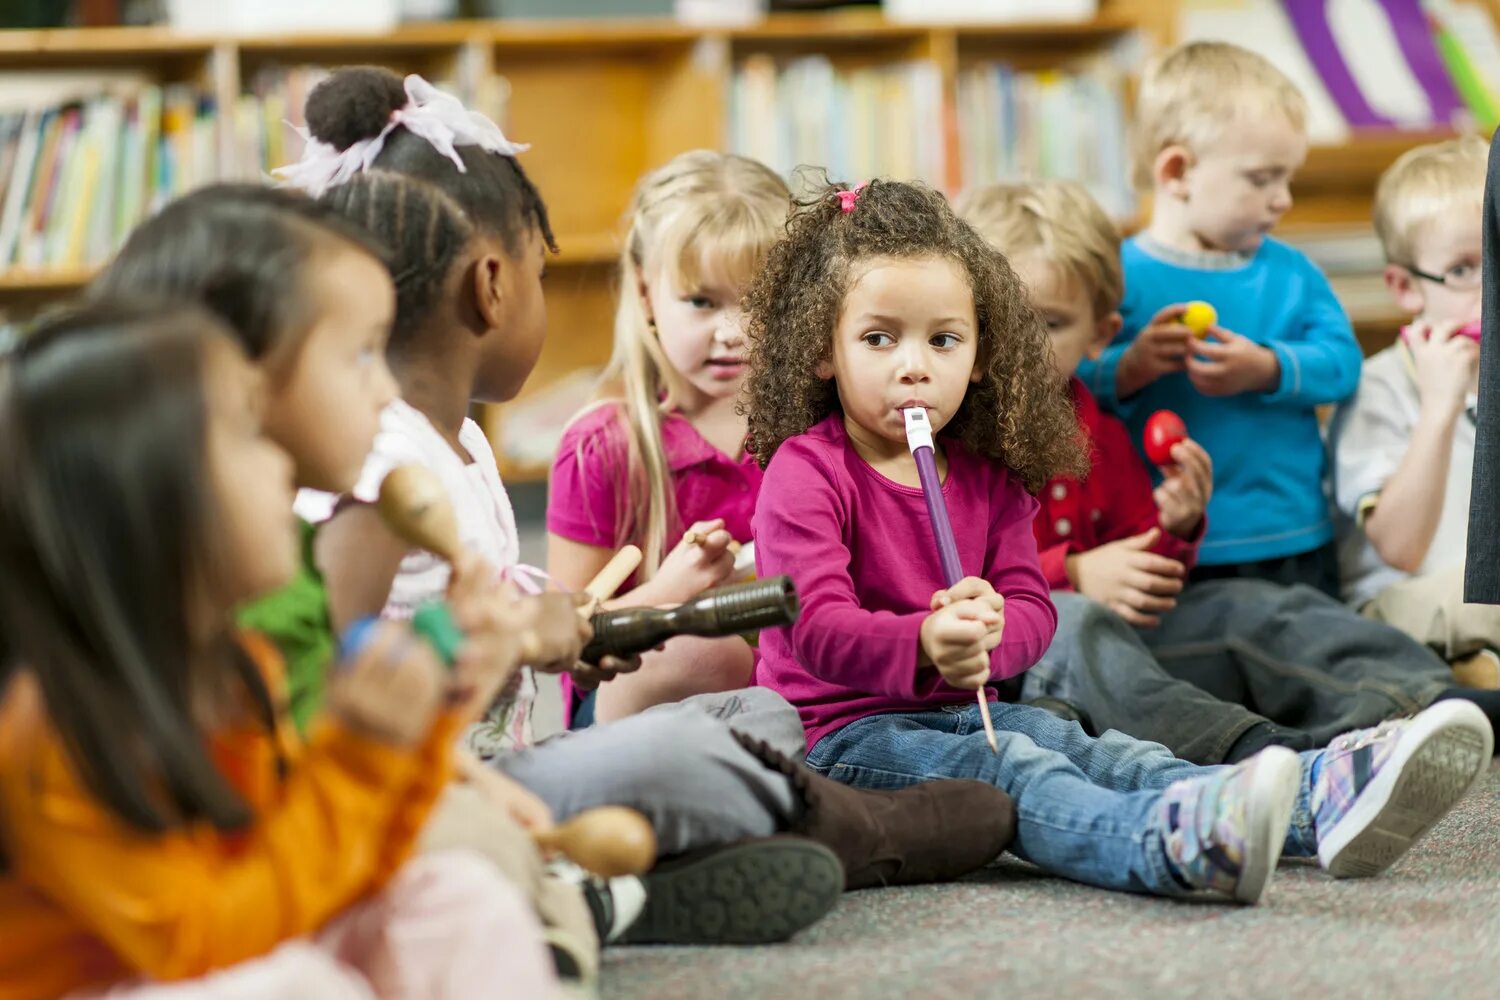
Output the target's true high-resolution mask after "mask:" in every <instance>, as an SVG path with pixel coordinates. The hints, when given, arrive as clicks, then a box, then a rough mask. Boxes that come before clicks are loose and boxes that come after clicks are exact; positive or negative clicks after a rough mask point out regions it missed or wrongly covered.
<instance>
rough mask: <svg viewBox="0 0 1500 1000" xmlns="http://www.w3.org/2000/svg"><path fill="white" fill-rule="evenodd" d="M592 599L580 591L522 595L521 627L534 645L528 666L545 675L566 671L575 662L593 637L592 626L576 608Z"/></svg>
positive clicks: (570, 668)
mask: <svg viewBox="0 0 1500 1000" xmlns="http://www.w3.org/2000/svg"><path fill="white" fill-rule="evenodd" d="M592 601H593V599H592V598H591V597H590V596H589V595H588V594H586V593H583V592H582V591H580V592H578V593H575V594H564V593H559V592H557V591H544V592H543V593H540V594H533V595H530V596H527V597H523V598H521V600H520V602H519V604H520V606H521V622H522V629H523V631H524V632H525V633H529V635H530V641H531V642H533V643H534V644H535V648H534V649H533V650H529V651H528V652H529V653H531V654H532V655H531V660H532V663H531V666H532V667H533V668H534V669H536V670H539V671H541V672H542V673H544V674H561V673H567V672H568V671H570V670H572V669H573V665H574V664H575V663H577V662H578V655H579V654H580V653H582V652H583V647H584V646H585V645H586V644H587V643H588V641H589V640H590V639H592V638H593V637H594V629H593V626H592V625H590V624H589V621H588V619H587V618H585V617H583V615H581V614H579V609H580V608H583V607H584V606H585V605H587V604H590V603H592Z"/></svg>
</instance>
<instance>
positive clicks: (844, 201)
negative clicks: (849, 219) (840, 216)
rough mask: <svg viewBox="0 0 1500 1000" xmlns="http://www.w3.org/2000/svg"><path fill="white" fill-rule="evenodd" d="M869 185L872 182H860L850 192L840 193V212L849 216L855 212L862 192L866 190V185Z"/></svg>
mask: <svg viewBox="0 0 1500 1000" xmlns="http://www.w3.org/2000/svg"><path fill="white" fill-rule="evenodd" d="M868 183H870V182H869V181H860V182H859V183H858V184H856V185H854V187H852V188H850V189H849V190H848V191H840V192H838V196H839V211H841V212H843V213H844V214H845V215H848V214H849V213H850V212H852V211H854V203H855V202H856V201H858V200H859V193H860V191H862V190H864V187H865V185H866V184H868Z"/></svg>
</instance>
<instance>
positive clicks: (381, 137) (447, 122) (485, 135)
mask: <svg viewBox="0 0 1500 1000" xmlns="http://www.w3.org/2000/svg"><path fill="white" fill-rule="evenodd" d="M405 86H406V104H405V106H403V107H399V108H396V109H394V110H393V111H391V114H390V118H389V119H387V121H386V124H385V128H383V129H381V130H380V133H379V134H378V135H374V136H371V137H370V138H368V139H361V140H360V141H358V142H356V143H354V144H353V145H351V146H350V147H349V148H348V149H345V150H337V149H334V148H333V147H332V146H330V145H329V144H328V143H326V142H319V141H318V140H317V139H314V138H313V137H312V135H311V134H310V133H309V132H308V130H307V129H305V128H302V127H299V126H296V125H291V123H290V122H288V123H287V124H288V125H290V126H291V128H292V130H293V131H294V132H296V133H297V134H298V135H300V136H301V137H302V138H303V139H304V140H305V141H306V145H305V146H303V147H302V158H301V159H300V160H298V161H297V162H296V163H291V164H288V165H286V166H284V167H277V168H276V169H275V170H273V171H271V173H272V174H274V175H275V176H276V177H278V178H279V179H280V180H281V182H282V183H283V184H285V185H288V186H290V187H295V188H300V189H301V190H303V191H306V192H307V193H308V194H310V195H312V196H313V197H314V198H317V197H319V196H321V195H322V194H323V192H325V191H327V190H328V189H329V188H331V187H338V186H339V185H340V184H343V183H345V182H346V181H348V180H350V179H351V178H352V177H354V175H355V174H360V173H364V172H365V171H366V170H369V169H370V165H371V164H373V163H374V162H375V157H377V156H379V155H380V151H381V150H382V149H384V148H385V138H386V136H388V135H390V134H391V133H392V132H393V131H395V130H396V127H397V126H398V125H399V126H401V127H402V128H405V129H406V130H407V131H408V132H411V133H412V134H414V135H419V136H421V137H422V138H423V139H426V140H427V141H428V142H429V143H431V144H432V148H433V149H435V150H437V151H438V152H439V153H441V154H442V155H443V156H446V157H447V158H448V159H450V160H452V161H453V165H454V166H455V167H457V168H458V172H459V173H461V174H462V173H467V172H468V168H467V167H465V166H464V161H463V158H462V157H461V156H459V155H458V150H457V149H456V148H455V147H457V146H478V147H479V148H481V149H483V150H485V151H487V152H490V153H499V154H501V155H502V156H515V155H516V154H517V153H521V152H524V151H526V150H527V149H530V148H531V147H529V146H527V145H525V144H524V143H518V142H511V141H510V140H509V139H507V138H505V133H504V132H501V131H500V126H498V125H496V124H495V123H494V122H492V121H490V120H489V119H488V118H486V117H485V116H484V115H482V114H480V113H478V112H477V111H470V110H469V109H468V108H465V107H464V106H463V102H462V101H460V100H459V99H458V98H456V97H454V96H453V95H452V94H445V93H443V92H442V91H441V90H438V89H437V88H436V87H434V86H433V85H432V84H430V83H428V82H427V81H426V80H424V79H422V78H421V77H420V76H418V75H417V74H415V73H413V74H411V75H410V76H408V77H407V78H406V80H405Z"/></svg>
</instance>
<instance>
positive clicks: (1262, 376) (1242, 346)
mask: <svg viewBox="0 0 1500 1000" xmlns="http://www.w3.org/2000/svg"><path fill="white" fill-rule="evenodd" d="M1208 338H1209V339H1204V340H1200V341H1198V342H1197V343H1196V344H1194V345H1193V349H1192V353H1191V354H1189V355H1188V359H1187V374H1188V379H1189V380H1190V381H1191V382H1192V383H1193V387H1194V388H1195V389H1197V390H1198V391H1199V392H1201V393H1203V395H1205V396H1238V395H1239V394H1240V393H1242V392H1270V391H1271V390H1272V389H1274V388H1276V386H1277V384H1278V383H1280V381H1281V362H1280V361H1279V360H1277V358H1276V352H1275V351H1272V350H1271V349H1270V348H1269V347H1262V346H1261V345H1260V344H1257V343H1256V342H1255V341H1253V340H1251V339H1250V338H1249V337H1242V336H1240V335H1239V334H1237V333H1235V332H1233V331H1232V330H1226V329H1224V328H1223V327H1222V326H1211V327H1209V328H1208Z"/></svg>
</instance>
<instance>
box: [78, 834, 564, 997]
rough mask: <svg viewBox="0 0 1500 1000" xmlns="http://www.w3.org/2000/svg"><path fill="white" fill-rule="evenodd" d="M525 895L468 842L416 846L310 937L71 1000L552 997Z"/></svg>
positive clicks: (546, 959) (551, 979) (548, 964)
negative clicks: (438, 848)
mask: <svg viewBox="0 0 1500 1000" xmlns="http://www.w3.org/2000/svg"><path fill="white" fill-rule="evenodd" d="M556 993H557V979H556V975H555V973H554V972H553V966H552V960H551V957H550V956H549V954H548V952H547V949H546V946H545V945H544V944H543V943H542V930H541V927H540V926H539V925H538V924H537V920H536V917H535V916H534V911H533V908H532V906H531V905H530V904H529V903H528V902H527V901H526V900H525V899H523V898H522V896H521V894H520V893H519V892H518V891H517V890H516V889H515V888H514V887H513V886H512V885H511V884H510V883H509V882H507V881H505V880H504V879H503V878H501V877H500V875H499V874H497V872H496V870H495V866H494V865H493V864H491V863H490V862H488V861H486V860H485V859H483V858H482V857H480V856H479V855H478V854H474V853H471V852H469V851H442V852H438V853H434V854H425V855H421V856H419V857H417V858H414V859H413V860H411V861H409V862H407V864H406V865H405V866H404V867H403V868H402V869H401V871H400V872H399V873H397V875H396V877H395V878H394V879H392V880H391V882H390V884H389V885H387V886H386V888H385V891H384V892H382V893H381V894H380V895H378V896H376V897H374V898H372V899H369V900H367V901H365V902H362V903H357V904H355V905H354V906H352V907H350V908H349V909H348V910H345V911H344V912H343V913H342V914H340V915H339V916H338V917H337V918H336V919H335V920H333V922H332V923H330V924H329V925H328V926H327V927H325V928H324V929H323V930H322V931H321V932H320V933H319V934H318V935H317V936H316V937H315V938H313V939H311V940H296V941H288V942H287V943H285V944H283V945H281V946H280V947H278V948H277V949H276V950H275V951H273V952H271V953H270V954H268V955H265V956H262V957H261V958H256V959H251V960H250V961H248V962H241V963H240V964H239V965H235V966H232V967H230V968H227V969H223V970H221V971H219V972H214V973H210V974H209V975H206V976H202V977H200V978H198V979H192V980H186V981H183V982H179V983H154V982H144V981H134V982H130V983H122V984H119V985H116V986H112V987H109V988H107V989H104V990H99V991H89V992H86V993H77V994H72V995H71V997H70V1000H85V998H86V1000H307V998H310V997H316V998H317V1000H373V998H377V997H378V998H382V1000H429V998H431V1000H447V998H453V1000H472V998H473V997H483V996H510V997H527V998H530V997H552V996H554V995H555V994H556Z"/></svg>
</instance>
